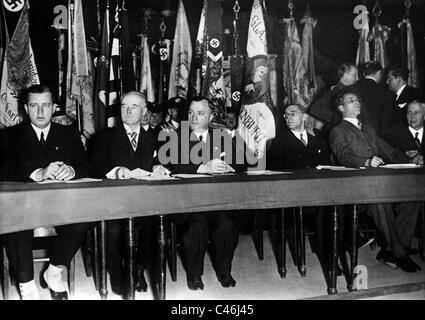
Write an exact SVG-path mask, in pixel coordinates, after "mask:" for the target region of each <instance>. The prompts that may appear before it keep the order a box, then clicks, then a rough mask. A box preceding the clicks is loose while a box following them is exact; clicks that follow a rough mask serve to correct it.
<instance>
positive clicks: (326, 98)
mask: <svg viewBox="0 0 425 320" xmlns="http://www.w3.org/2000/svg"><path fill="white" fill-rule="evenodd" d="M337 72H338V83H337V84H335V85H334V86H332V87H331V89H330V90H329V91H327V92H325V93H324V94H323V95H322V96H321V97H320V98H319V99H317V100H316V101H314V102H313V103H312V104H311V105H310V107H309V108H308V114H309V115H311V116H313V117H314V118H316V119H318V120H320V121H322V122H323V123H324V125H325V126H326V128H332V127H334V126H335V125H337V124H338V123H339V122H340V121H341V115H340V114H339V113H338V112H337V111H336V110H335V108H334V104H335V98H336V96H337V95H338V94H339V93H340V92H341V91H342V90H343V89H344V88H346V87H347V86H351V85H353V84H355V83H356V82H357V80H358V79H359V78H358V70H357V67H356V66H355V65H354V64H352V63H348V62H344V63H342V64H341V65H339V66H338V70H337ZM327 131H328V130H327Z"/></svg>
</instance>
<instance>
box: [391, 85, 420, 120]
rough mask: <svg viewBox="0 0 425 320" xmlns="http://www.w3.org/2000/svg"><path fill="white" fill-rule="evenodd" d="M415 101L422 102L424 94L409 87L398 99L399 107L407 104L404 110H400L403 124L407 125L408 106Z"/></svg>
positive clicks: (406, 87) (405, 88)
mask: <svg viewBox="0 0 425 320" xmlns="http://www.w3.org/2000/svg"><path fill="white" fill-rule="evenodd" d="M414 100H418V101H422V94H421V92H420V91H419V90H418V89H416V88H413V87H410V86H408V85H406V86H405V87H404V89H403V91H402V92H401V93H400V95H399V96H398V98H397V99H396V104H397V105H402V104H405V105H404V106H403V108H400V107H399V108H400V111H401V113H400V116H401V118H402V122H403V123H407V118H406V115H407V105H408V104H409V103H410V102H412V101H414Z"/></svg>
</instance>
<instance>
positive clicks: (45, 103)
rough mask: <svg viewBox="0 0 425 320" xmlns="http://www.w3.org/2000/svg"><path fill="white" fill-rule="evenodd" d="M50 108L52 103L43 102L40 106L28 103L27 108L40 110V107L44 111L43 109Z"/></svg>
mask: <svg viewBox="0 0 425 320" xmlns="http://www.w3.org/2000/svg"><path fill="white" fill-rule="evenodd" d="M52 106H53V103H52V102H44V103H42V104H38V103H28V107H30V108H31V109H35V108H40V107H42V108H43V109H45V108H51V107H52Z"/></svg>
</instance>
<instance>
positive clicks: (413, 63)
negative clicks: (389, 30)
mask: <svg viewBox="0 0 425 320" xmlns="http://www.w3.org/2000/svg"><path fill="white" fill-rule="evenodd" d="M398 27H399V28H400V29H401V32H405V34H404V36H405V38H406V40H407V41H406V42H405V43H403V44H402V45H403V46H404V45H406V48H405V49H404V50H403V52H405V53H406V57H403V59H402V60H403V61H406V58H407V63H406V67H407V69H409V71H410V72H409V78H408V80H407V84H408V85H409V86H411V87H414V88H420V81H419V73H418V63H417V59H416V49H415V40H414V38H413V31H412V25H411V23H410V20H409V19H408V18H405V19H403V21H401V22H400V23H399V24H398Z"/></svg>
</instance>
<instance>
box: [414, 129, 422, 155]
mask: <svg viewBox="0 0 425 320" xmlns="http://www.w3.org/2000/svg"><path fill="white" fill-rule="evenodd" d="M415 143H416V147H417V148H418V151H421V142H420V141H419V132H416V134H415Z"/></svg>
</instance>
